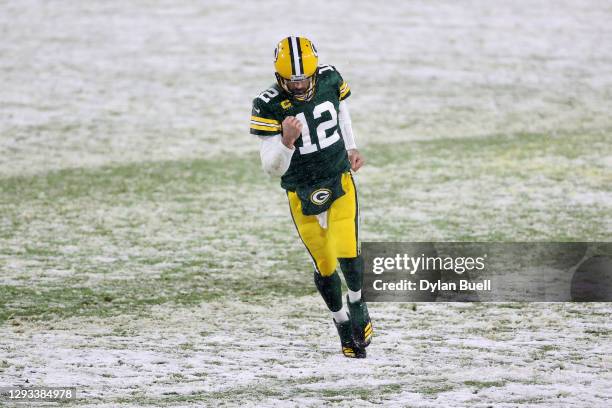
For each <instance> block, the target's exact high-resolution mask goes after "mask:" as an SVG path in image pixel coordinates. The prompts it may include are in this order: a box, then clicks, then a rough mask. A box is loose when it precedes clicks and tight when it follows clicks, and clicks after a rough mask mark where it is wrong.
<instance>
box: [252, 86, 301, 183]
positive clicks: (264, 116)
mask: <svg viewBox="0 0 612 408" xmlns="http://www.w3.org/2000/svg"><path fill="white" fill-rule="evenodd" d="M294 122H298V124H297V125H299V129H297V134H296V126H297V125H296V124H295V123H294ZM301 126H302V125H301V123H299V121H298V120H297V119H295V118H293V117H287V118H285V119H284V120H283V124H282V125H281V124H280V122H279V121H278V120H277V119H276V118H275V117H274V115H273V114H272V113H271V112H270V109H269V108H268V106H267V104H266V102H265V101H264V100H263V99H262V98H261V97H260V96H259V97H257V98H255V99H254V100H253V110H252V111H251V134H254V135H257V136H259V139H260V140H261V143H260V147H259V155H260V157H261V165H262V167H263V169H264V171H265V172H266V173H268V174H269V175H271V176H282V175H283V174H285V172H286V171H287V169H289V165H290V164H291V158H292V157H293V153H294V152H295V147H294V146H293V145H294V143H295V140H296V139H297V138H298V137H299V136H300V132H301Z"/></svg>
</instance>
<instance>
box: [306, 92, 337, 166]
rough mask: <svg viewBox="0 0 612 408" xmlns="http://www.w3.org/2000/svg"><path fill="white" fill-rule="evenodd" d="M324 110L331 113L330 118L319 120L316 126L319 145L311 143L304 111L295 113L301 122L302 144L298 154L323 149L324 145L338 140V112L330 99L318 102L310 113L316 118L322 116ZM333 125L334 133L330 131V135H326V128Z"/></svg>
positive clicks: (329, 144) (326, 145)
mask: <svg viewBox="0 0 612 408" xmlns="http://www.w3.org/2000/svg"><path fill="white" fill-rule="evenodd" d="M325 112H329V114H330V115H331V119H329V120H326V121H324V122H321V123H320V124H319V125H318V126H317V129H316V132H317V138H318V140H319V143H318V145H319V147H317V145H316V144H314V143H312V140H311V138H310V129H309V128H308V123H307V122H306V116H305V115H304V112H301V113H299V114H297V115H295V117H296V119H298V120H299V121H300V122H302V146H301V147H300V154H302V155H304V154H309V153H314V152H316V151H317V150H318V149H319V148H320V149H325V148H326V147H328V146H331V145H333V144H334V143H336V142H337V141H338V140H340V135H339V134H338V129H337V126H338V113H337V112H336V108H335V107H334V104H333V103H331V102H330V101H325V102H323V103H320V104H318V105H317V106H315V108H314V109H313V111H312V115H313V117H314V118H315V120H316V119H319V118H320V117H321V116H323V113H325ZM334 127H336V130H334V133H332V134H331V135H330V136H327V134H326V130H328V129H332V128H334Z"/></svg>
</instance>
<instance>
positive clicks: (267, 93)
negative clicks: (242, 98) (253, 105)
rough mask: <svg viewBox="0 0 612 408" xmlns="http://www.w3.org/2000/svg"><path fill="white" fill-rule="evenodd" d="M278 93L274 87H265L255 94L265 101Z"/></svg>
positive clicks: (268, 100)
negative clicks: (265, 88)
mask: <svg viewBox="0 0 612 408" xmlns="http://www.w3.org/2000/svg"><path fill="white" fill-rule="evenodd" d="M277 95H278V91H277V90H276V89H274V88H270V89H267V90H265V91H263V92H262V93H260V94H259V96H257V97H258V98H259V99H261V100H262V101H264V102H265V103H268V102H270V99H272V98H274V97H275V96H277Z"/></svg>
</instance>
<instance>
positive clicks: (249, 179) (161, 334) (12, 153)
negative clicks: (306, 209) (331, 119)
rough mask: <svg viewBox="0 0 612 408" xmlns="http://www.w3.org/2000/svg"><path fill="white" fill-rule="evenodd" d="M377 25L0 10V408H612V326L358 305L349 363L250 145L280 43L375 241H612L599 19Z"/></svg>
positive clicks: (604, 23) (606, 56)
mask: <svg viewBox="0 0 612 408" xmlns="http://www.w3.org/2000/svg"><path fill="white" fill-rule="evenodd" d="M379 3H381V4H376V5H375V4H374V3H365V2H364V3H355V2H348V1H339V2H305V1H300V2H295V5H294V6H292V7H291V8H290V9H288V8H287V4H288V3H286V2H280V1H278V2H265V3H264V4H261V2H251V3H245V2H229V1H227V2H214V3H212V2H209V3H201V4H197V3H195V2H171V1H167V2H164V1H158V2H150V1H149V2H144V1H143V2H129V4H126V2H118V1H108V2H96V3H94V2H68V1H67V2H41V1H14V2H3V3H2V5H1V6H0V9H1V12H0V33H1V34H2V38H3V39H2V41H0V81H1V83H2V92H0V386H2V385H9V384H10V385H18V384H25V382H26V380H27V381H28V382H29V384H35V385H43V384H44V385H73V386H77V387H79V391H80V400H79V401H77V402H76V403H74V405H79V406H81V405H82V406H108V407H116V406H203V405H204V406H215V407H216V406H238V405H240V406H296V407H297V406H299V407H303V406H321V405H324V404H329V405H334V404H335V405H336V406H347V407H349V406H350V407H352V406H374V405H377V406H379V405H380V404H384V405H390V406H409V407H450V406H452V407H459V406H461V407H463V406H465V407H488V406H495V407H515V406H538V407H539V406H542V407H606V406H609V405H610V401H611V400H612V393H611V392H610V385H612V376H611V375H610V374H609V373H610V368H611V367H612V360H611V358H610V355H612V341H611V340H612V324H611V323H610V318H609V317H610V312H612V307H610V306H608V305H607V304H419V305H416V307H413V305H412V304H373V305H371V308H370V309H371V313H372V315H373V318H374V327H375V330H376V334H375V336H376V337H375V339H374V342H373V344H372V346H371V347H370V348H369V349H368V351H369V357H368V359H367V360H365V361H352V360H348V359H344V358H343V357H342V356H340V355H339V344H337V342H338V341H337V339H336V335H335V333H334V332H333V326H332V324H331V319H330V318H329V316H328V315H327V314H326V313H325V309H324V306H323V302H322V301H321V300H320V299H319V297H318V295H317V294H316V293H315V290H314V287H313V286H314V285H313V284H312V282H311V271H310V269H309V263H308V261H307V256H306V254H305V253H304V251H303V249H302V247H301V246H300V243H299V241H298V239H297V238H296V236H295V232H294V231H293V226H292V224H291V220H290V218H289V216H288V213H287V204H286V201H285V198H284V195H283V193H282V191H281V190H280V188H279V187H278V185H277V181H275V180H270V179H267V178H265V177H263V175H262V174H261V171H260V169H259V163H258V155H257V147H258V145H257V142H256V141H255V140H254V139H253V138H252V137H250V136H249V135H248V116H249V113H250V102H251V99H252V97H253V96H255V95H256V94H257V93H258V92H259V91H261V90H263V89H264V88H265V87H266V86H267V85H268V84H269V83H270V82H271V81H272V79H273V76H272V73H271V69H272V61H271V59H272V50H273V47H274V45H275V42H276V41H278V40H279V39H280V38H281V37H283V36H284V35H287V34H289V33H298V34H305V35H308V36H309V37H311V38H312V39H313V40H314V41H315V43H316V44H317V46H318V49H319V53H320V56H321V59H322V62H327V63H332V64H334V65H336V66H337V68H338V69H339V70H340V71H341V72H342V73H343V75H344V77H345V79H347V80H348V82H349V83H350V84H351V87H352V89H353V96H352V97H351V99H350V103H351V110H352V116H353V122H354V128H355V133H356V135H357V138H358V143H359V144H360V145H361V146H362V148H363V149H362V150H363V151H364V153H365V154H366V156H367V159H368V165H367V166H366V167H365V168H364V169H363V170H362V171H360V176H359V188H360V191H361V195H362V199H361V204H362V228H363V233H362V236H363V239H365V240H370V241H393V240H406V241H408V240H427V239H431V240H447V241H451V240H482V241H495V240H503V241H513V240H516V241H518V240H521V241H545V240H563V241H567V240H586V241H596V240H600V241H610V240H611V238H612V236H611V233H610V231H612V148H611V147H610V146H612V119H610V115H609V112H610V111H611V110H612V106H611V104H612V102H611V101H612V42H611V41H609V39H610V38H611V35H612V28H610V24H609V21H610V20H612V4H610V3H606V2H601V1H566V2H560V1H537V2H521V1H519V2H486V1H471V2H461V3H459V2H436V3H431V2H410V3H408V2H399V1H397V2H379ZM498 3H499V4H498ZM292 4H293V3H292ZM323 6H325V7H326V8H328V9H329V10H328V11H326V12H325V13H323V14H324V15H321V16H317V14H322V13H321V12H320V10H321V9H322V8H323ZM237 194H239V197H240V198H239V199H237V198H236V197H237ZM0 405H1V403H0Z"/></svg>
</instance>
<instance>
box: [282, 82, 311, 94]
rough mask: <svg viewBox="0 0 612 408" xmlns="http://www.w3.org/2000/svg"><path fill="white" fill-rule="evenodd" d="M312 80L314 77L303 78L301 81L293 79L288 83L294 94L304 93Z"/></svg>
mask: <svg viewBox="0 0 612 408" xmlns="http://www.w3.org/2000/svg"><path fill="white" fill-rule="evenodd" d="M311 80H312V78H307V79H303V80H301V81H291V82H288V83H287V88H288V89H289V91H291V93H293V94H294V95H303V94H305V93H306V91H307V90H308V87H309V86H310V81H311Z"/></svg>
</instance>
